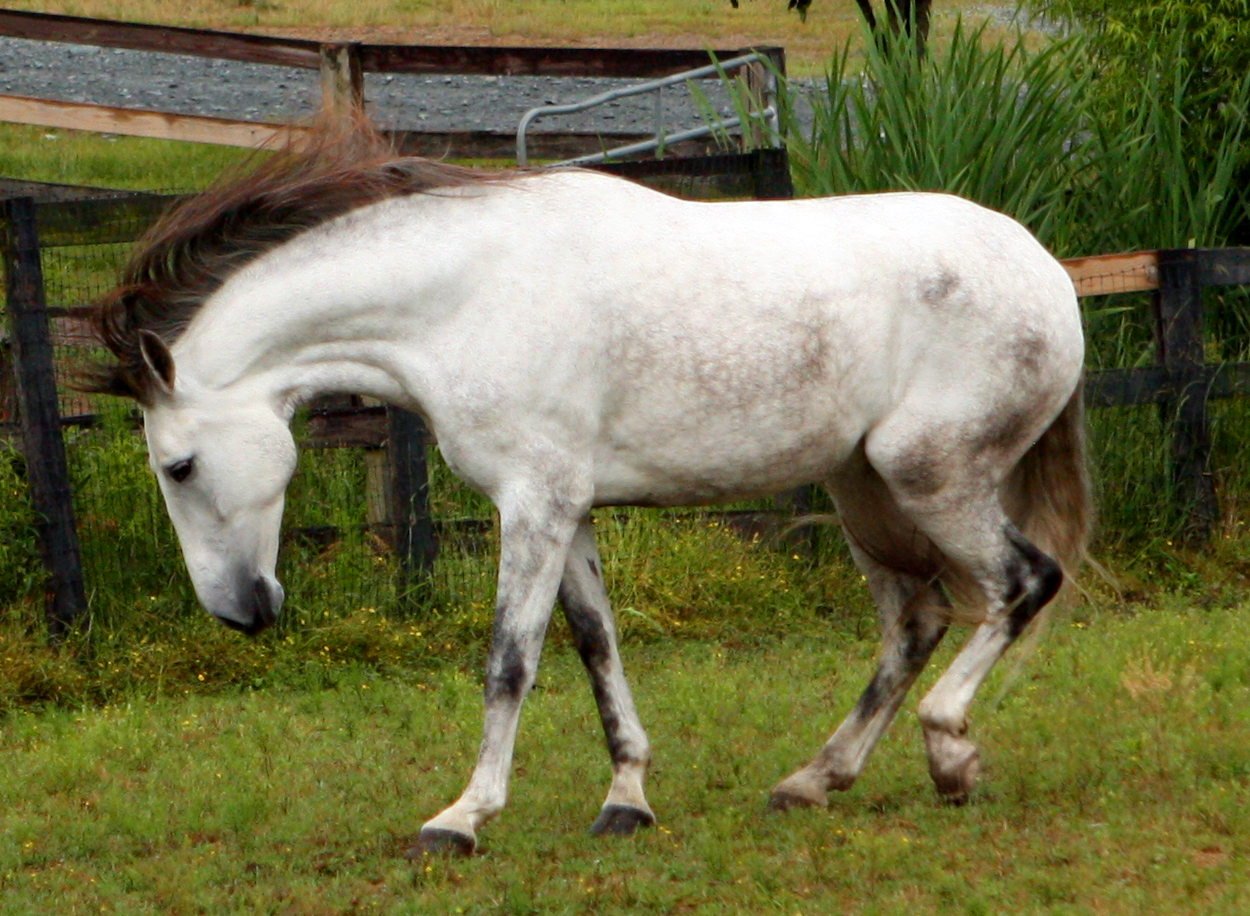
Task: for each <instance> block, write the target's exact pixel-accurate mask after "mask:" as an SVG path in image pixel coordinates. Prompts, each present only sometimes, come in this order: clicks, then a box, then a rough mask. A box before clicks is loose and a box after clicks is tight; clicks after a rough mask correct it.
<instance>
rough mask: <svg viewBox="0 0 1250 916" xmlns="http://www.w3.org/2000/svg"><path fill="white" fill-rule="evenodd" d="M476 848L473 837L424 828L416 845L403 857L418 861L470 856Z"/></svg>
mask: <svg viewBox="0 0 1250 916" xmlns="http://www.w3.org/2000/svg"><path fill="white" fill-rule="evenodd" d="M476 847H477V841H476V840H475V839H473V837H471V836H469V835H468V834H465V833H460V832H458V831H456V830H444V829H443V828H441V827H426V828H425V829H423V830H422V831H421V833H420V835H419V836H418V837H417V844H416V845H415V846H413V847H412V848H411V849H409V850H408V851H407V852H406V853H404V856H405V857H406V858H409V859H419V858H421V857H422V856H471V855H473V850H474V849H475V848H476Z"/></svg>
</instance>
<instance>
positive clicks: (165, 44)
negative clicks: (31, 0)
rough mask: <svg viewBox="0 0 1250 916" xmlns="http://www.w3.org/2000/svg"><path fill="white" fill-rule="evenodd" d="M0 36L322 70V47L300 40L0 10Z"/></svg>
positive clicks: (318, 44)
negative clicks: (320, 68)
mask: <svg viewBox="0 0 1250 916" xmlns="http://www.w3.org/2000/svg"><path fill="white" fill-rule="evenodd" d="M0 35H7V36H9V37H11V38H29V39H33V40H35V41H63V42H68V43H70V44H80V45H94V46H96V47H100V48H125V49H126V50H129V51H163V52H165V53H168V54H190V55H193V56H195V57H213V58H217V59H220V60H237V61H243V62H246V63H251V64H273V65H275V66H280V67H299V68H302V69H306V70H316V69H318V68H319V67H320V66H321V50H320V42H316V41H309V40H307V39H302V38H281V37H274V36H269V35H246V34H242V33H237V32H217V31H213V30H210V29H187V28H179V27H176V26H166V25H148V24H145V23H138V22H113V21H109V20H105V19H86V18H83V17H81V16H59V15H52V14H48V13H28V12H24V11H21V10H0Z"/></svg>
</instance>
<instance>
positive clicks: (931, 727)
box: [916, 688, 968, 740]
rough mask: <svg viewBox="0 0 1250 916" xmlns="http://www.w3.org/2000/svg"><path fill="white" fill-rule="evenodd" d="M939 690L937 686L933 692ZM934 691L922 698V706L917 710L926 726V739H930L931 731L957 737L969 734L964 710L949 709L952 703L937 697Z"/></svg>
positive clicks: (922, 724) (923, 724)
mask: <svg viewBox="0 0 1250 916" xmlns="http://www.w3.org/2000/svg"><path fill="white" fill-rule="evenodd" d="M937 692H938V691H937V690H936V688H935V690H934V691H933V693H937ZM933 693H930V694H929V695H928V696H926V697H925V698H924V699H923V700H921V701H920V707H919V709H917V710H916V715H917V716H918V717H919V719H920V724H921V726H923V727H924V733H925V739H926V740H928V736H929V734H930V733H934V734H945V735H953V736H954V737H957V738H962V737H963V736H964V735H966V734H968V717H967V716H966V715H965V714H964V712H963V711H954V710H951V709H948V708H947V707H948V706H950V705H952V704H949V703H946V702H943V700H942V699H938V698H935V697H934V695H933Z"/></svg>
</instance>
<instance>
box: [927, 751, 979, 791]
mask: <svg viewBox="0 0 1250 916" xmlns="http://www.w3.org/2000/svg"><path fill="white" fill-rule="evenodd" d="M935 745H936V746H935ZM930 751H931V754H930V757H929V775H930V776H931V777H933V785H934V787H935V788H936V789H937V790H938V794H939V795H941V796H942V799H943V800H944V801H945V802H946V803H947V804H950V805H955V806H959V805H964V804H967V802H968V796H970V795H971V794H972V790H973V789H974V788H975V787H976V784H977V776H978V775H980V772H981V753H980V751H978V750H977V746H976V745H975V744H973V743H972V742H971V741H968V740H966V739H964V738H956V737H954V736H952V735H946V736H944V737H943V739H942V740H939V741H931V742H930ZM932 751H938V753H932Z"/></svg>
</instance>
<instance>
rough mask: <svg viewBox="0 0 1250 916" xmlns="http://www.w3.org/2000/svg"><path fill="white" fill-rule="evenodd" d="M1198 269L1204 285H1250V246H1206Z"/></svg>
mask: <svg viewBox="0 0 1250 916" xmlns="http://www.w3.org/2000/svg"><path fill="white" fill-rule="evenodd" d="M1198 269H1199V271H1200V276H1201V280H1200V282H1201V283H1202V285H1203V286H1246V285H1250V248H1204V249H1202V250H1201V253H1200V254H1199V255H1198Z"/></svg>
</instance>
